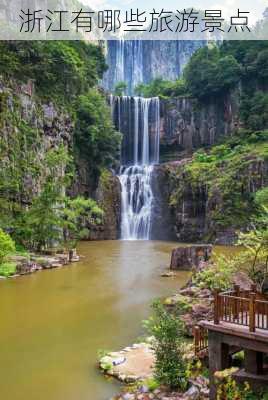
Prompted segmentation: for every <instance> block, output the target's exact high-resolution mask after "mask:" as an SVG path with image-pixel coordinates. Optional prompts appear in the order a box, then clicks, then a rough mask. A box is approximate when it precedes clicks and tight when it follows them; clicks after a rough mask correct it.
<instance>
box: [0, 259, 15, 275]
mask: <svg viewBox="0 0 268 400" xmlns="http://www.w3.org/2000/svg"><path fill="white" fill-rule="evenodd" d="M15 273H16V264H14V263H11V262H5V263H2V264H0V276H5V277H9V276H11V275H14V274H15Z"/></svg>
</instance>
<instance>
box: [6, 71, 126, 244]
mask: <svg viewBox="0 0 268 400" xmlns="http://www.w3.org/2000/svg"><path fill="white" fill-rule="evenodd" d="M0 133H1V136H0V203H1V209H0V215H2V213H4V211H3V210H5V207H7V206H8V202H9V201H14V202H18V203H20V204H22V205H24V206H25V207H27V206H28V205H29V204H31V202H32V200H33V199H34V197H35V196H37V195H38V194H39V193H40V191H41V190H42V186H43V183H44V181H45V178H46V174H47V169H46V159H47V157H48V154H50V152H51V151H54V150H56V151H57V150H60V149H64V151H66V153H67V154H68V157H67V158H66V162H64V163H63V165H61V166H60V167H59V166H58V167H57V166H56V167H55V169H56V171H55V173H56V175H57V176H60V177H63V178H64V177H65V176H67V174H69V172H70V168H71V167H72V168H73V164H72V159H74V161H75V163H74V164H75V165H76V168H77V170H76V171H75V173H74V176H75V179H74V183H73V185H72V186H71V187H69V188H68V189H67V191H68V194H69V195H70V196H77V195H82V196H85V197H93V198H95V199H96V200H97V201H98V202H99V204H100V206H101V207H102V208H103V209H104V210H105V215H104V219H103V224H102V225H100V226H99V227H98V229H99V231H98V233H97V234H96V232H95V231H94V229H93V228H92V235H93V238H94V235H95V236H96V237H95V238H97V239H115V238H117V236H118V232H119V222H118V218H119V215H120V212H119V211H118V210H119V209H120V201H119V200H118V199H120V185H119V183H118V181H117V179H116V178H115V177H113V176H112V175H111V176H110V175H109V178H107V179H108V181H109V182H108V184H107V185H105V187H104V186H103V182H102V181H101V180H99V179H98V177H95V176H92V175H93V174H92V172H91V171H90V170H88V166H87V165H86V164H85V163H84V164H83V160H78V159H77V155H76V152H75V151H74V145H73V134H74V121H73V120H72V118H71V117H70V116H69V115H68V113H67V112H66V111H64V110H61V109H60V108H59V107H56V106H55V105H54V104H53V103H52V102H45V101H43V100H42V99H41V98H39V97H38V96H37V95H36V94H35V88H34V84H33V83H32V82H31V81H29V82H28V83H27V84H21V83H18V82H16V81H14V80H13V81H7V80H4V79H2V78H0ZM63 190H64V186H63ZM88 223H89V225H90V221H89V222H88Z"/></svg>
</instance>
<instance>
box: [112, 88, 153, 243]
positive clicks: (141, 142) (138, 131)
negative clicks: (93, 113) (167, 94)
mask: <svg viewBox="0 0 268 400" xmlns="http://www.w3.org/2000/svg"><path fill="white" fill-rule="evenodd" d="M111 109H112V113H113V119H114V123H115V125H116V127H117V128H118V129H119V128H120V131H121V132H122V133H123V144H122V154H121V168H120V172H119V180H120V183H121V204H122V211H121V238H122V239H127V240H135V239H144V240H148V239H149V238H150V228H151V215H152V205H153V200H154V198H153V192H152V187H151V178H152V172H153V166H154V164H156V163H158V162H159V137H160V112H159V99H158V98H156V97H155V98H148V99H145V98H142V97H130V96H122V97H114V96H111Z"/></svg>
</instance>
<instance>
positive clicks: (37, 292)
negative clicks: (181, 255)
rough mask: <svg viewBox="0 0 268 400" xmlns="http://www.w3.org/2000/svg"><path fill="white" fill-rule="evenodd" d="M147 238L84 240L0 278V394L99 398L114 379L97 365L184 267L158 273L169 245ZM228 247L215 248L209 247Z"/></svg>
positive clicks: (34, 399)
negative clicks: (50, 264) (72, 256)
mask: <svg viewBox="0 0 268 400" xmlns="http://www.w3.org/2000/svg"><path fill="white" fill-rule="evenodd" d="M177 245H178V244H177V243H176V244H175V243H171V242H154V241H129V242H128V241H106V242H84V243H81V244H80V246H79V249H78V251H79V254H80V255H82V256H83V257H82V259H81V262H79V263H76V264H73V265H71V266H67V267H64V268H61V269H53V270H47V271H41V272H38V273H35V274H32V275H28V276H24V277H19V278H15V279H9V280H2V281H0V346H1V347H0V393H1V396H0V398H1V399H3V400H106V399H109V398H110V397H111V396H112V395H113V394H115V393H116V392H117V391H118V389H119V385H118V383H117V382H115V381H114V380H111V381H108V380H107V379H105V378H104V377H103V376H102V374H101V373H100V372H99V371H98V369H97V366H96V360H97V353H98V350H99V349H105V350H117V349H120V348H121V347H122V346H126V345H129V344H131V343H132V342H133V341H135V339H137V337H138V336H140V335H141V334H142V328H141V321H142V320H143V319H145V318H146V317H148V315H149V313H150V303H151V302H152V300H153V299H154V298H156V297H160V296H165V295H169V294H172V293H173V292H175V291H176V290H177V289H178V288H179V287H180V286H182V285H183V284H185V283H186V281H187V278H188V276H189V275H188V273H186V272H180V273H179V274H178V276H177V277H176V278H162V277H160V275H161V272H162V271H163V270H164V269H165V268H166V267H167V266H168V265H169V261H170V252H171V249H172V248H173V247H175V246H177ZM222 251H224V252H225V251H229V250H228V249H226V248H216V252H222Z"/></svg>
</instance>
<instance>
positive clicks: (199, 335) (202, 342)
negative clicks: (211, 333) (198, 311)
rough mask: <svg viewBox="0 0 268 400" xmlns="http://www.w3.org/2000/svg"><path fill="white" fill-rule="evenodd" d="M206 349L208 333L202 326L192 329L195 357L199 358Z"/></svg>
mask: <svg viewBox="0 0 268 400" xmlns="http://www.w3.org/2000/svg"><path fill="white" fill-rule="evenodd" d="M207 348H208V331H207V329H205V328H204V327H203V326H199V325H197V326H195V327H194V352H195V355H196V356H197V357H200V355H201V353H202V352H205V351H206V350H207Z"/></svg>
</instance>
